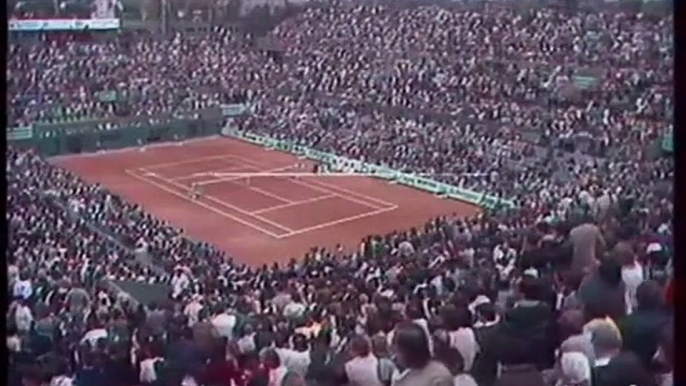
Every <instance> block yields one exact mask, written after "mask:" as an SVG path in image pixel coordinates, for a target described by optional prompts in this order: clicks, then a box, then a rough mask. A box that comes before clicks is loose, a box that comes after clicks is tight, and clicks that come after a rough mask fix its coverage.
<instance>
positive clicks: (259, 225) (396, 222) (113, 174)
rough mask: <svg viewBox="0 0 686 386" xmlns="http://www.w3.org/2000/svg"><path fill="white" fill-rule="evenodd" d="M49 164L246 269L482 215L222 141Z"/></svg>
mask: <svg viewBox="0 0 686 386" xmlns="http://www.w3.org/2000/svg"><path fill="white" fill-rule="evenodd" d="M52 162H54V163H56V164H58V165H60V166H63V167H66V168H67V169H70V170H72V171H74V172H75V173H77V174H79V175H81V176H82V177H83V178H84V179H86V180H89V181H92V182H98V183H101V184H103V185H104V186H105V187H107V188H108V189H110V190H111V191H113V192H115V193H117V194H120V195H122V196H123V197H124V198H126V199H127V200H129V201H130V202H134V203H137V204H140V205H142V206H143V208H144V209H145V210H146V211H148V212H150V213H152V214H153V215H155V216H157V217H159V218H161V219H163V220H166V221H168V222H169V223H171V224H173V225H174V226H177V227H179V228H182V229H184V231H185V232H186V234H187V235H189V236H191V237H193V238H196V239H200V240H203V241H207V242H210V243H213V244H215V245H217V246H219V247H220V248H223V249H225V250H226V251H227V252H230V253H232V254H233V255H235V256H236V258H237V259H239V260H240V261H242V262H245V263H249V264H251V265H259V264H264V263H271V262H274V261H279V262H283V261H287V260H288V259H290V258H292V257H301V256H302V255H304V254H305V253H306V252H308V251H309V250H310V249H311V247H314V246H326V247H335V246H336V245H337V244H341V245H343V246H344V247H345V249H346V250H353V249H355V248H357V247H358V246H359V243H360V241H361V239H362V238H363V237H365V236H367V235H369V234H385V233H388V232H392V231H395V230H404V229H407V228H409V227H412V226H421V225H423V224H424V222H425V221H426V220H428V219H430V218H432V217H436V216H440V215H452V214H454V215H456V216H470V215H473V214H475V213H476V212H478V210H479V209H478V208H477V207H475V206H473V205H470V204H467V203H463V202H459V201H454V200H446V199H441V198H438V197H434V196H433V195H431V194H428V193H424V192H420V191H418V190H414V189H410V188H407V187H403V186H398V185H392V184H389V183H387V182H385V181H382V180H378V179H374V178H370V177H357V176H352V177H337V178H332V177H326V176H321V175H316V174H309V172H311V171H312V166H313V165H312V164H311V163H310V162H309V161H306V160H303V159H298V158H297V157H295V156H293V155H290V154H285V153H280V152H276V151H270V150H267V149H264V148H261V147H257V146H254V145H251V144H247V143H245V142H242V141H238V140H234V139H228V138H221V137H213V138H206V139H201V140H194V141H189V142H186V143H184V144H162V145H159V146H156V147H149V148H145V149H125V150H120V151H111V152H104V153H98V154H86V155H73V156H62V157H55V158H53V159H52ZM294 174H297V175H298V177H294V176H293V175H294ZM194 191H197V192H199V194H198V196H197V197H194V195H193V194H192V193H193V192H194Z"/></svg>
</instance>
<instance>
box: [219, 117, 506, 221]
mask: <svg viewBox="0 0 686 386" xmlns="http://www.w3.org/2000/svg"><path fill="white" fill-rule="evenodd" d="M224 134H225V135H228V136H231V137H234V138H238V139H241V140H244V141H247V142H250V143H254V144H256V145H260V146H264V147H267V148H272V149H275V150H280V151H286V152H290V153H294V154H298V155H301V156H304V157H307V158H310V159H313V160H317V161H319V162H323V163H326V164H328V165H330V166H331V167H332V168H333V169H334V170H336V171H341V172H348V171H349V172H359V173H373V174H375V175H377V176H378V177H379V178H384V179H388V180H393V181H397V182H399V183H401V184H403V185H407V186H410V187H413V188H416V189H420V190H424V191H427V192H430V193H433V194H440V195H444V196H446V197H449V198H452V199H455V200H460V201H466V202H469V203H471V204H475V205H479V206H482V207H485V208H488V209H496V208H507V209H510V208H514V207H516V205H515V203H514V202H512V201H510V200H505V199H503V198H500V197H495V196H491V195H488V194H485V193H478V192H475V191H472V190H469V189H464V188H459V187H457V186H454V185H449V184H445V183H442V182H438V181H435V180H432V179H429V178H424V177H421V176H416V175H413V174H409V173H403V172H399V171H396V170H393V169H390V168H387V167H383V166H378V165H373V164H370V163H366V162H362V161H358V160H353V159H349V158H345V157H339V156H337V155H334V154H330V153H325V152H322V151H319V150H315V149H311V148H308V147H306V146H301V145H298V144H295V143H293V142H290V141H281V140H277V139H273V138H269V137H265V136H261V135H257V134H253V133H250V132H243V131H238V130H225V131H224Z"/></svg>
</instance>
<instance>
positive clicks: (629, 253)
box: [613, 241, 644, 315]
mask: <svg viewBox="0 0 686 386" xmlns="http://www.w3.org/2000/svg"><path fill="white" fill-rule="evenodd" d="M613 255H614V258H615V259H617V261H618V262H619V263H620V264H621V265H622V281H623V282H624V288H625V303H626V308H627V315H628V314H630V313H632V312H633V310H634V309H635V308H636V306H637V302H636V290H637V289H638V286H639V285H641V283H643V280H644V277H643V266H642V265H641V263H639V262H638V261H637V260H636V254H635V253H634V250H633V248H632V247H631V244H629V243H628V242H624V241H620V242H619V243H617V245H616V246H615V247H614V249H613Z"/></svg>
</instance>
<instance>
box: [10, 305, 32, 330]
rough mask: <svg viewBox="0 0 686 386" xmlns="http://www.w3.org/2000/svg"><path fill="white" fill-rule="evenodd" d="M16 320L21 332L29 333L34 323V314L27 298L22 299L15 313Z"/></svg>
mask: <svg viewBox="0 0 686 386" xmlns="http://www.w3.org/2000/svg"><path fill="white" fill-rule="evenodd" d="M14 322H15V324H16V326H17V331H18V332H19V334H28V333H29V331H30V330H31V325H32V324H33V314H32V313H31V309H30V308H29V306H28V303H27V301H26V300H20V301H19V304H17V308H16V310H15V314H14Z"/></svg>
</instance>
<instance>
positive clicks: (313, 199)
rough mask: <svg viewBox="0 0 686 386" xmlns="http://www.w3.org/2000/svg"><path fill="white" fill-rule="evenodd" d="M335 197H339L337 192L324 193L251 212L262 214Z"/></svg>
mask: <svg viewBox="0 0 686 386" xmlns="http://www.w3.org/2000/svg"><path fill="white" fill-rule="evenodd" d="M334 197H338V195H335V194H327V195H324V196H318V197H313V198H308V199H306V200H301V201H292V202H289V203H288V204H283V205H276V206H270V207H269V208H264V209H259V210H256V211H253V212H251V213H252V214H260V213H265V212H271V211H273V210H278V209H284V208H289V207H291V206H296V205H301V204H311V203H313V202H317V201H322V200H326V199H327V198H334Z"/></svg>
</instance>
